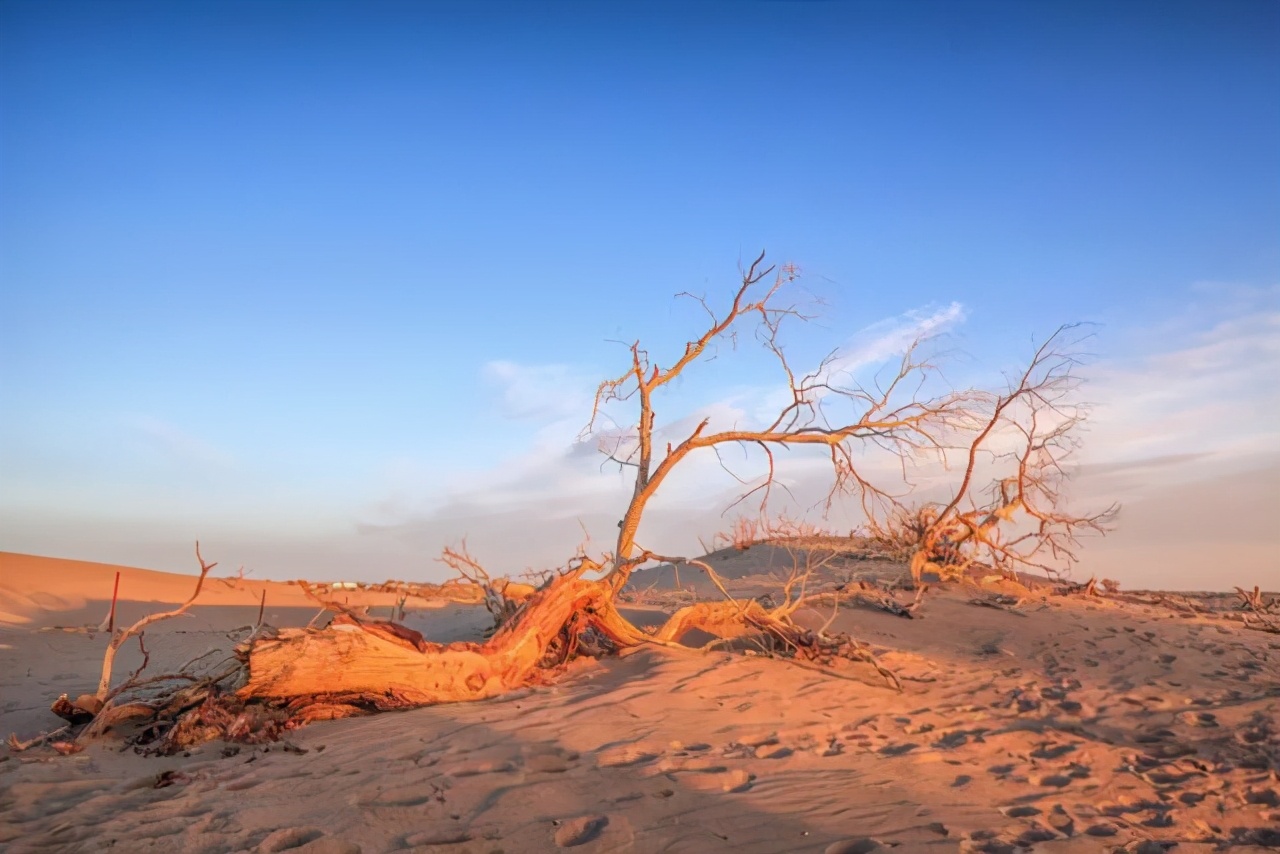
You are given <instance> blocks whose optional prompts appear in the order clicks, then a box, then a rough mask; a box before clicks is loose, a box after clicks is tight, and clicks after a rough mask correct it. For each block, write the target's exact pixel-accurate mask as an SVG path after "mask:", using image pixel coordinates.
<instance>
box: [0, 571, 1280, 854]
mask: <svg viewBox="0 0 1280 854" xmlns="http://www.w3.org/2000/svg"><path fill="white" fill-rule="evenodd" d="M766 554H767V553H766V552H757V553H756V554H755V555H754V556H752V555H749V554H743V555H739V556H735V557H733V560H736V561H739V562H741V563H743V564H744V565H743V566H740V567H738V570H739V572H738V573H737V575H738V576H739V579H740V580H739V582H737V583H740V584H749V585H755V586H757V587H758V586H761V585H766V586H767V582H766V580H765V577H766V576H767V571H768V567H760V570H761V571H760V572H759V573H755V572H753V571H752V567H750V566H749V565H746V564H747V563H749V562H750V561H752V560H756V561H763V560H764V559H765V555H766ZM117 569H119V570H120V571H121V598H122V604H121V617H120V619H121V621H129V620H132V619H136V618H137V617H138V616H140V615H142V614H145V613H148V612H151V611H154V610H159V609H162V608H164V607H165V605H164V604H163V603H176V602H180V601H182V600H183V599H185V598H186V596H187V595H188V594H189V592H190V589H191V584H192V581H193V579H192V578H191V577H189V576H180V575H169V574H165V573H155V572H147V571H145V570H137V569H125V568H118V567H108V566H104V565H101V564H88V563H78V562H71V561H57V560H52V559H47V558H31V557H26V556H20V555H12V554H0V612H3V613H2V614H0V731H3V732H4V733H6V734H7V733H8V732H16V733H18V734H19V735H20V736H23V737H26V736H31V735H34V734H36V733H37V732H39V731H41V730H44V729H49V728H53V727H55V726H57V725H58V724H59V723H60V722H59V721H58V720H57V719H56V718H54V717H53V716H52V714H50V713H49V711H48V705H49V703H50V702H51V701H52V700H53V699H54V698H56V697H57V696H58V695H59V694H62V693H69V694H71V695H72V696H75V695H76V694H78V693H81V692H83V691H86V690H91V689H92V688H93V687H94V685H95V683H96V680H97V671H98V669H99V667H100V662H101V655H102V649H103V647H104V646H105V644H106V637H105V635H104V634H102V633H88V632H84V631H64V630H60V629H57V628H54V627H59V626H61V627H76V626H84V625H87V624H93V625H96V624H98V623H99V622H101V620H102V618H103V616H104V615H105V614H106V610H107V602H108V600H109V598H110V590H111V584H112V581H113V579H114V573H115V571H116V570H117ZM879 569H882V568H878V569H877V571H879ZM215 572H217V571H216V570H215ZM264 590H265V591H266V595H267V598H266V607H265V616H266V620H267V622H269V623H271V624H273V625H277V626H287V625H305V624H306V623H307V622H308V621H309V620H311V619H312V618H313V617H314V616H315V615H316V610H317V609H316V608H315V607H314V605H312V604H311V603H310V602H309V601H308V600H306V598H305V597H304V596H303V595H302V593H301V591H300V590H299V589H298V588H297V587H295V586H292V585H286V584H280V583H271V582H236V583H234V584H232V583H230V582H227V583H224V582H221V581H214V582H213V583H212V584H211V585H210V586H209V590H208V593H207V595H206V596H204V597H202V599H201V604H200V605H198V606H196V608H194V609H193V612H192V614H191V615H190V616H186V617H183V618H180V619H177V620H172V621H168V622H166V623H162V624H158V625H156V626H154V627H153V628H152V629H150V630H148V633H147V642H148V647H149V649H150V650H151V651H152V667H153V668H162V667H163V666H164V665H165V664H171V665H176V664H181V663H183V662H185V661H186V660H189V658H191V657H193V656H196V655H200V654H202V653H206V652H209V651H210V650H212V652H211V653H210V658H217V657H218V656H219V655H223V654H225V651H226V650H227V649H229V648H230V645H231V644H232V643H233V641H234V637H235V633H236V631H237V630H240V629H241V627H245V626H249V625H251V624H252V623H253V622H254V621H255V620H256V617H257V612H258V605H259V602H260V596H261V594H262V592H263V591H264ZM351 595H353V596H356V595H357V594H351ZM974 596H975V593H974V591H972V590H968V591H966V590H960V589H951V590H935V591H934V592H932V593H931V594H930V596H929V598H928V599H927V600H926V602H925V604H924V606H923V608H922V610H921V612H920V618H919V619H903V618H900V617H895V616H892V615H890V614H887V613H884V612H882V611H876V610H872V609H867V608H855V609H846V610H845V611H843V612H841V613H839V614H837V616H836V618H835V623H834V627H835V628H840V629H845V630H848V631H850V632H852V633H853V634H855V636H857V637H859V638H861V639H863V640H864V641H866V642H867V643H868V644H870V646H871V647H872V648H873V649H874V650H875V651H876V652H877V653H878V654H879V655H880V658H881V661H882V663H884V664H885V665H886V666H888V667H890V668H892V669H894V670H895V671H896V672H897V673H898V675H899V676H900V677H901V678H902V680H903V685H904V689H905V690H904V691H903V692H902V693H897V692H894V691H893V690H890V689H888V688H886V687H884V685H883V682H882V681H881V680H879V679H878V677H876V675H875V674H874V672H872V671H871V670H870V669H869V668H855V669H851V670H848V671H845V672H842V673H841V674H839V675H833V674H829V673H824V672H819V671H815V670H811V669H805V668H802V667H800V666H797V665H795V664H791V663H787V662H784V661H778V660H772V659H768V658H764V657H761V656H747V655H741V654H733V653H727V652H701V651H695V650H688V651H668V650H657V649H642V650H639V651H635V652H632V653H630V654H628V655H624V656H622V657H620V658H615V659H608V660H604V661H600V662H591V661H588V662H585V663H579V664H578V665H576V666H574V667H572V668H571V671H570V672H569V673H567V674H566V675H565V676H564V677H563V678H561V679H560V680H559V681H558V682H557V683H555V684H554V685H550V686H545V687H538V688H533V689H525V690H522V691H519V692H516V693H514V694H511V695H509V696H506V697H503V698H501V699H498V700H494V701H487V702H482V703H473V704H463V705H449V706H437V707H434V708H426V709H419V710H414V711H409V712H401V713H393V714H385V715H380V716H376V717H370V718H360V719H350V720H344V721H335V722H330V723H323V724H315V725H312V726H310V727H307V728H305V729H302V730H300V731H298V732H296V733H294V734H292V735H291V737H290V739H289V740H288V742H285V743H277V744H276V745H272V746H269V747H263V746H260V747H248V746H234V745H233V746H228V745H225V744H222V743H215V744H209V745H206V746H203V747H201V748H199V749H197V750H193V751H192V752H191V753H190V754H189V755H183V756H173V757H164V758H154V757H152V758H148V757H143V756H140V755H137V754H136V753H134V752H133V751H132V750H128V749H124V750H122V749H121V748H120V746H119V745H118V744H117V745H112V744H110V743H107V744H102V745H96V746H93V747H90V748H89V749H88V750H86V751H84V752H82V753H78V754H74V755H71V756H65V757H64V756H57V755H55V754H52V753H51V752H49V751H47V750H44V749H33V750H30V751H26V752H20V753H9V754H7V755H5V754H2V753H0V849H3V850H4V851H10V852H25V851H58V852H64V851H65V852H77V851H98V850H103V849H107V848H113V849H115V850H119V851H128V852H134V851H137V852H151V851H165V852H170V851H183V852H210V854H211V853H212V852H224V851H264V852H265V851H286V850H288V851H297V852H356V851H361V852H391V851H434V852H444V854H488V852H499V851H502V852H508V854H519V852H541V851H559V850H561V849H564V848H572V849H576V850H579V851H582V852H613V851H620V852H640V854H648V852H718V851H732V852H864V851H873V850H885V851H888V850H895V851H1010V852H1012V851H1022V850H1034V851H1052V852H1058V851H1061V852H1068V851H1080V852H1091V851H1107V850H1114V849H1117V848H1123V849H1125V850H1142V851H1152V852H1154V851H1160V850H1164V849H1165V848H1166V847H1171V843H1177V847H1176V849H1175V850H1176V851H1177V852H1183V851H1212V850H1218V849H1219V848H1220V847H1224V846H1226V845H1228V844H1231V845H1233V846H1234V850H1262V846H1264V845H1280V779H1278V778H1277V773H1278V771H1280V635H1274V634H1268V633H1264V632H1259V631H1251V630H1249V629H1246V628H1244V627H1243V626H1241V625H1240V623H1238V622H1230V621H1227V620H1223V619H1220V618H1218V617H1215V616H1213V615H1196V616H1188V615H1183V614H1177V613H1174V612H1172V611H1170V610H1167V609H1165V608H1162V607H1158V606H1147V605H1135V604H1132V603H1116V602H1112V601H1106V600H1085V599H1081V598H1075V597H1071V598H1066V597H1039V596H1037V597H1032V598H1030V599H1027V600H1025V601H1023V602H1022V603H1021V604H1020V605H1018V606H1017V607H1016V608H1015V609H1014V610H1012V611H1010V610H999V609H994V608H989V607H979V606H976V605H974V604H972V602H971V600H972V599H973V598H974ZM1222 601H1223V602H1225V601H1226V600H1222ZM352 604H353V605H368V606H370V607H371V608H372V609H373V611H374V613H377V609H379V608H383V607H387V608H389V607H391V606H392V605H393V604H394V602H393V597H390V596H385V595H384V596H382V597H381V598H379V597H377V596H369V597H368V598H367V601H366V600H359V601H353V603H352ZM410 604H411V607H412V603H410ZM629 615H630V616H633V617H635V618H636V619H638V620H640V619H644V618H646V617H647V618H648V621H650V622H652V621H655V620H659V619H661V616H662V615H661V614H660V613H656V612H649V613H647V614H646V613H645V612H642V611H633V612H631V613H630V614H629ZM830 616H831V615H830V614H828V613H815V612H810V613H806V614H803V615H802V620H803V621H806V622H810V623H812V624H813V625H815V626H816V625H821V624H822V623H824V622H826V621H827V619H828V618H829V617H830ZM406 622H407V623H408V624H409V625H411V626H413V627H414V628H416V629H418V630H419V631H423V632H424V633H425V634H426V635H427V636H428V637H429V638H432V639H437V640H453V639H458V638H465V637H472V638H475V637H478V636H479V633H480V632H481V631H482V630H483V628H484V626H486V625H487V624H488V617H487V614H485V613H484V611H483V610H482V609H480V608H476V607H470V606H458V605H448V606H445V607H435V608H425V607H420V608H417V609H414V610H411V612H410V613H409V615H408V617H407V619H406ZM137 662H138V654H137V652H136V650H135V649H133V648H128V649H127V650H126V651H125V652H122V655H121V658H120V661H119V663H118V665H117V669H116V670H117V678H119V677H120V676H121V675H123V674H124V673H125V672H126V671H127V670H128V669H130V668H132V667H135V666H136V665H137ZM878 846H879V847H878Z"/></svg>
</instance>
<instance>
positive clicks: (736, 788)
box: [678, 768, 756, 794]
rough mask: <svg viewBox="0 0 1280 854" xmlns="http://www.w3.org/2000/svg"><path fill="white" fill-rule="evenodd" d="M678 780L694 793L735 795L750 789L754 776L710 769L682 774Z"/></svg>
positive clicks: (741, 772)
mask: <svg viewBox="0 0 1280 854" xmlns="http://www.w3.org/2000/svg"><path fill="white" fill-rule="evenodd" d="M678 779H679V781H680V783H681V784H682V785H686V786H688V787H689V788H690V789H693V790H694V791H698V792H728V793H730V794H737V793H740V792H745V791H747V790H748V789H750V788H751V786H752V784H753V781H754V780H755V779H756V775H755V774H750V773H748V772H746V771H742V770H740V769H733V770H730V769H727V768H710V769H707V770H705V771H686V772H683V773H681V774H680V776H679V777H678Z"/></svg>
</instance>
